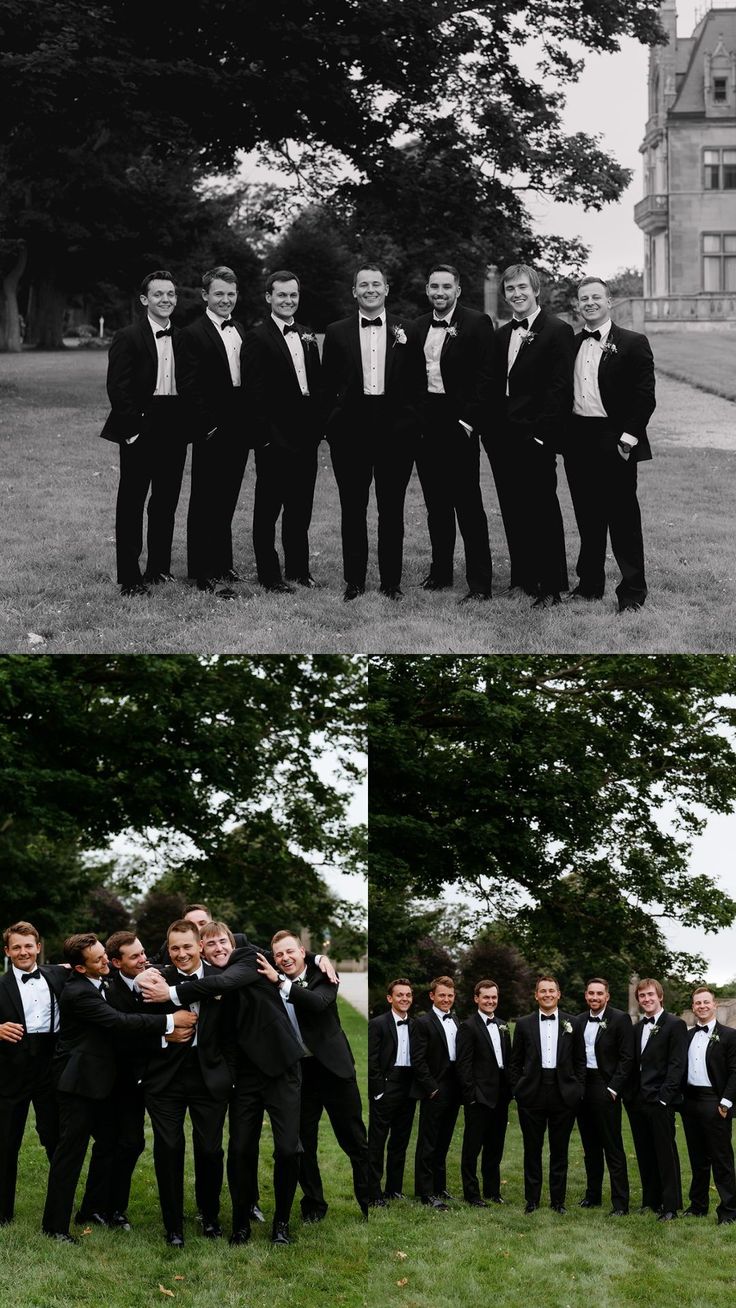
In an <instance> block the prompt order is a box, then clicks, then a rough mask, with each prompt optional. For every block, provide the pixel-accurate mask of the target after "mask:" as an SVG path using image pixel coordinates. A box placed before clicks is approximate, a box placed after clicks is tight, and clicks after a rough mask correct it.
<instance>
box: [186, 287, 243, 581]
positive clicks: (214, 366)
mask: <svg viewBox="0 0 736 1308" xmlns="http://www.w3.org/2000/svg"><path fill="white" fill-rule="evenodd" d="M237 298H238V282H237V278H236V276H235V273H234V272H233V270H232V268H226V267H219V268H212V269H210V271H209V272H206V273H205V274H204V276H203V277H202V299H203V300H204V303H205V311H204V313H203V314H202V316H201V317H200V318H195V320H194V322H192V323H190V324H189V326H188V327H185V328H184V330H183V331H182V332H181V334H180V336H179V341H178V348H177V377H178V384H179V393H180V395H181V397H182V400H183V402H184V404H185V405H186V408H187V413H188V415H189V419H190V425H191V428H192V432H193V445H192V490H191V495H190V499H189V514H188V517H187V563H188V571H189V576H190V577H192V578H193V579H194V580H195V581H196V583H197V588H198V589H199V590H204V591H210V592H212V593H213V594H215V595H217V596H218V598H220V599H235V598H236V594H237V592H236V591H234V590H233V589H232V585H231V584H230V583H232V582H236V581H239V580H240V577H239V575H238V573H237V572H236V571H235V569H234V568H233V539H232V521H233V515H234V513H235V508H236V506H237V503H238V496H239V495H240V487H241V485H242V482H243V474H244V472H245V465H246V462H247V459H248V449H249V443H248V438H247V434H246V419H245V405H244V402H243V385H242V369H241V350H242V345H243V331H242V328H241V326H240V324H239V323H237V322H235V320H234V319H233V317H232V312H233V309H234V308H235V304H236V301H237ZM219 581H223V582H225V585H224V586H221V587H220V588H219V589H218V587H217V583H218V582H219Z"/></svg>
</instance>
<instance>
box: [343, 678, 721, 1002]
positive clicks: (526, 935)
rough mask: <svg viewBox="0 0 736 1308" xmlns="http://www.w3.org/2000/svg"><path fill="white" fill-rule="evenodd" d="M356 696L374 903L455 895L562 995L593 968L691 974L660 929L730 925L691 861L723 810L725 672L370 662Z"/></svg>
mask: <svg viewBox="0 0 736 1308" xmlns="http://www.w3.org/2000/svg"><path fill="white" fill-rule="evenodd" d="M369 682H370V700H371V721H370V728H369V751H370V773H369V775H370V794H371V855H370V867H371V878H372V883H373V885H375V886H378V887H379V888H380V889H381V890H382V891H388V890H390V891H391V892H393V893H394V894H396V893H401V894H402V896H403V897H404V898H405V899H407V900H411V899H412V898H413V897H425V898H426V897H430V898H432V897H437V896H438V895H440V894H441V893H442V892H443V891H445V890H448V889H451V888H454V889H455V892H456V893H462V894H465V895H467V896H469V897H470V898H471V899H472V900H473V901H474V902H475V903H476V904H478V905H479V906H480V907H481V908H482V907H483V906H484V905H485V906H486V907H487V910H488V914H489V916H492V918H493V919H494V920H499V918H500V920H501V921H506V922H507V923H509V924H512V925H513V927H514V932H515V938H516V939H517V940H518V941H519V943H520V945H521V947H522V952H523V953H524V954H525V956H526V957H527V959H528V960H529V962H530V963H534V964H538V963H539V964H545V962H546V965H547V966H549V964H550V963H552V962H555V961H559V962H564V963H565V965H566V966H567V967H568V968H572V967H573V966H574V967H575V969H576V971H575V975H574V976H573V975H572V974H571V975H570V976H568V977H567V978H566V979H567V980H568V981H571V982H573V983H574V984H576V985H577V984H578V983H579V975H578V971H577V969H579V971H580V973H581V974H582V971H583V970H584V969H588V968H589V967H590V966H591V965H593V966H596V967H597V968H600V967H602V966H603V965H604V964H606V965H607V966H608V967H609V970H610V969H614V968H616V969H617V971H616V973H615V977H616V980H617V982H618V981H620V980H621V979H622V978H624V977H625V976H627V975H628V972H630V971H631V970H632V969H633V968H634V967H635V966H636V965H637V961H638V962H639V963H641V961H642V960H644V961H645V962H646V961H647V960H651V961H653V962H654V963H656V964H657V965H658V966H659V967H660V968H661V967H663V966H667V965H668V962H670V963H672V964H673V965H674V964H675V963H676V962H678V961H679V962H680V963H681V964H682V965H683V966H688V965H689V964H692V965H693V966H696V965H697V961H698V960H687V959H684V958H682V957H680V958H679V960H678V959H677V958H674V957H673V956H672V955H671V954H670V952H669V951H668V949H667V947H666V944H665V941H664V936H663V934H662V925H663V924H665V923H666V922H667V921H668V920H669V921H678V922H681V923H683V924H684V925H687V926H697V927H699V928H700V929H701V930H703V931H704V932H706V933H707V932H713V931H717V930H718V929H720V928H722V927H724V926H726V925H728V924H730V923H731V922H732V920H733V918H734V915H735V914H736V904H735V903H734V901H733V900H732V899H731V898H730V897H729V896H728V895H726V894H725V893H724V892H723V891H722V890H721V889H720V888H719V886H718V884H717V873H718V869H717V868H714V869H713V876H705V875H697V876H696V875H694V874H693V873H692V872H691V871H690V866H689V856H690V851H691V845H692V840H693V837H694V836H695V835H696V834H697V833H698V832H699V831H701V830H702V828H703V825H704V822H705V820H706V816H707V815H708V814H709V813H729V812H732V811H733V807H734V802H735V801H736V750H735V749H734V735H733V728H734V725H736V710H734V708H733V698H732V697H733V695H734V694H735V693H736V659H734V658H733V657H730V656H722V657H705V656H678V655H671V656H669V655H660V656H658V657H657V658H648V657H646V656H634V655H632V656H628V655H618V656H614V657H609V656H598V655H596V656H589V657H581V658H569V659H564V658H547V657H541V656H540V657H518V658H517V657H494V656H485V657H471V658H462V659H460V658H454V657H435V658H431V659H430V658H383V659H380V658H376V659H373V660H371V663H370V676H369Z"/></svg>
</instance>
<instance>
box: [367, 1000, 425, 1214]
mask: <svg viewBox="0 0 736 1308" xmlns="http://www.w3.org/2000/svg"><path fill="white" fill-rule="evenodd" d="M386 999H387V1001H388V1003H389V1005H390V1007H389V1010H388V1012H387V1013H381V1014H380V1016H379V1017H373V1018H371V1020H370V1022H369V1023H368V1099H369V1105H370V1107H369V1114H368V1162H369V1167H370V1178H369V1179H370V1191H371V1197H370V1202H371V1207H375V1208H384V1207H385V1206H386V1200H387V1199H401V1198H403V1194H402V1191H403V1188H404V1165H405V1163H406V1150H407V1148H408V1145H409V1137H410V1136H411V1128H412V1124H413V1122H414V1110H415V1108H416V1100H415V1099H412V1097H411V1094H410V1090H411V1080H412V1070H411V1032H412V1029H413V1027H414V1021H413V1019H412V1018H411V1017H409V1010H410V1008H411V1006H412V1002H413V999H414V992H413V990H412V986H411V981H407V979H406V977H397V978H396V980H395V981H392V982H391V983H390V985H389V987H388V993H387V995H386ZM387 1141H388V1145H387V1143H386V1142H387ZM384 1150H385V1155H386V1186H385V1189H383V1188H382V1180H383V1160H384Z"/></svg>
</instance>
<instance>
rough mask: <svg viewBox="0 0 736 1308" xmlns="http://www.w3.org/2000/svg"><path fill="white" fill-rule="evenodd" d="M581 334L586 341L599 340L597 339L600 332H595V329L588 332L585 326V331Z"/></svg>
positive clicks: (599, 336)
mask: <svg viewBox="0 0 736 1308" xmlns="http://www.w3.org/2000/svg"><path fill="white" fill-rule="evenodd" d="M583 335H584V337H585V339H586V341H599V340H600V339H601V334H600V332H597V331H596V332H589V331H588V330H587V328H586V329H585V331H584V332H583Z"/></svg>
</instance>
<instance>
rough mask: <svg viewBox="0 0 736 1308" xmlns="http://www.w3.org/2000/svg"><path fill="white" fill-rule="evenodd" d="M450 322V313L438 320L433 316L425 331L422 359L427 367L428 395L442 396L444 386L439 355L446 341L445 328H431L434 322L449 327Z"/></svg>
mask: <svg viewBox="0 0 736 1308" xmlns="http://www.w3.org/2000/svg"><path fill="white" fill-rule="evenodd" d="M451 320H452V313H451V312H450V313H446V314H445V315H444V317H442V318H438V317H436V316H433V318H432V322H431V323H430V324H429V330H428V331H427V339H426V340H425V342H424V358H425V362H426V365H427V390H428V391H429V393H430V395H444V394H445V385H444V382H443V380H442V371H441V369H440V355H441V353H442V348H443V346H444V344H445V341H446V339H447V328H446V327H433V324H434V323H436V322H446V323H447V324H448V326H449V324H450V322H451Z"/></svg>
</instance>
